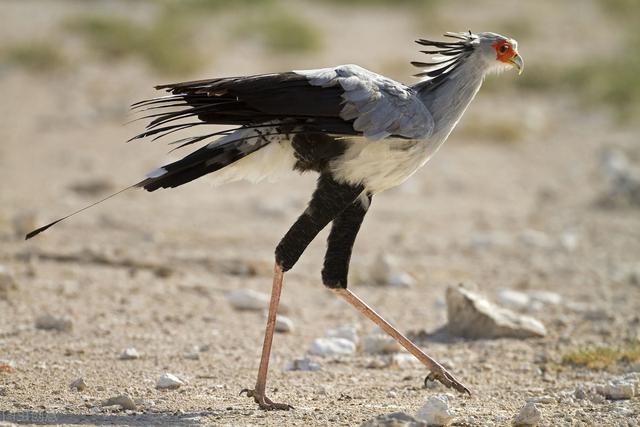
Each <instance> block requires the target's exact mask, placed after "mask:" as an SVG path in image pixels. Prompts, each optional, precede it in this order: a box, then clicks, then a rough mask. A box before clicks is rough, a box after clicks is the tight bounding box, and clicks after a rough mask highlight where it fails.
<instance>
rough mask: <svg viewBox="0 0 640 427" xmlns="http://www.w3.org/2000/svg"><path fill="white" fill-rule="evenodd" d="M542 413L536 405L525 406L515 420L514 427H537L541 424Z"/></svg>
mask: <svg viewBox="0 0 640 427" xmlns="http://www.w3.org/2000/svg"><path fill="white" fill-rule="evenodd" d="M540 417H541V413H540V410H539V409H538V407H537V406H536V404H535V403H533V402H529V403H527V404H526V405H524V406H523V407H522V408H521V409H520V412H518V415H516V417H515V418H514V420H513V425H514V426H523V427H524V426H536V425H538V423H539V422H540Z"/></svg>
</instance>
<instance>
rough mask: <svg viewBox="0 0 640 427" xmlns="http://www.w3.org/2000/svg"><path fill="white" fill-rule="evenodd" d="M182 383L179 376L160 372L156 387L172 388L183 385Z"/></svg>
mask: <svg viewBox="0 0 640 427" xmlns="http://www.w3.org/2000/svg"><path fill="white" fill-rule="evenodd" d="M184 384H185V383H184V381H182V380H181V379H180V378H178V377H177V376H175V375H173V374H170V373H168V372H166V373H164V374H162V376H161V377H160V378H158V382H157V383H156V388H159V389H169V390H174V389H176V388H179V387H180V386H183V385H184Z"/></svg>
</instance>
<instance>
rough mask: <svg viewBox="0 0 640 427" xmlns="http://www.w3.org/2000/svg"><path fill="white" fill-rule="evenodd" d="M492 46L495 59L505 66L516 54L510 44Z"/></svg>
mask: <svg viewBox="0 0 640 427" xmlns="http://www.w3.org/2000/svg"><path fill="white" fill-rule="evenodd" d="M492 46H493V48H494V49H495V50H496V59H497V60H498V61H500V62H504V63H506V64H510V63H511V59H513V57H515V56H516V55H517V54H518V52H516V51H515V49H514V48H513V46H512V45H511V43H509V42H507V41H500V42H495V43H494V44H493V45H492Z"/></svg>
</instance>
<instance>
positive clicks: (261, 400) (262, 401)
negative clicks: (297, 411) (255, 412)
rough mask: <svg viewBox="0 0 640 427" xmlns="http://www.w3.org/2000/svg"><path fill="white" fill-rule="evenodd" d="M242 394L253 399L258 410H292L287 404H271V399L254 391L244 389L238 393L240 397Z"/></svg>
mask: <svg viewBox="0 0 640 427" xmlns="http://www.w3.org/2000/svg"><path fill="white" fill-rule="evenodd" d="M243 393H246V394H247V397H253V400H255V402H256V403H257V404H258V406H259V407H260V409H263V410H265V411H275V410H279V411H288V410H289V409H294V408H293V406H291V405H289V404H288V403H276V402H272V401H271V399H269V398H268V397H267V396H265V395H264V393H256V391H255V390H250V389H248V388H245V389H243V390H242V391H240V394H241V395H242V394H243Z"/></svg>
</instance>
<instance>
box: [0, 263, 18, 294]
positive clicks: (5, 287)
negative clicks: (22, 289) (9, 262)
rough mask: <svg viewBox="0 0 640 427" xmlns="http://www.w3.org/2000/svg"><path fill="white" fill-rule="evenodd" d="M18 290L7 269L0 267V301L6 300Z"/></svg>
mask: <svg viewBox="0 0 640 427" xmlns="http://www.w3.org/2000/svg"><path fill="white" fill-rule="evenodd" d="M17 290H18V285H17V283H16V281H15V279H14V278H13V275H12V274H11V273H10V272H9V270H8V269H7V267H5V266H4V265H0V299H4V300H8V299H9V294H10V293H11V292H15V291H17Z"/></svg>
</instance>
